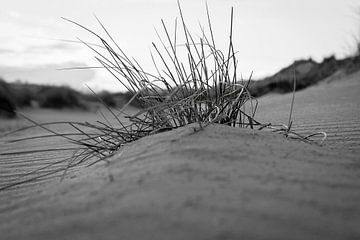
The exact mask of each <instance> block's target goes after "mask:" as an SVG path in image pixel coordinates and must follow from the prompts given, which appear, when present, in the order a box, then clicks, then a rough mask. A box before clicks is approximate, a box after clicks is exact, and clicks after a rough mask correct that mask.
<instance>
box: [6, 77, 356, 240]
mask: <svg viewBox="0 0 360 240" xmlns="http://www.w3.org/2000/svg"><path fill="white" fill-rule="evenodd" d="M359 96H360V72H357V73H354V74H352V75H350V76H348V77H346V78H345V79H335V80H333V81H327V82H321V83H320V84H318V85H316V86H313V87H311V88H308V89H305V90H302V91H299V92H297V93H296V97H295V105H294V115H293V121H294V126H293V127H294V129H295V130H297V131H299V132H300V133H313V132H317V131H325V132H326V133H327V135H328V138H327V140H326V141H325V144H324V146H318V145H316V144H308V143H304V142H301V141H299V140H294V139H287V138H285V137H284V136H282V135H279V134H276V133H272V132H268V131H257V130H251V129H241V128H231V127H228V126H223V125H216V124H211V125H209V126H207V127H206V128H203V129H200V128H199V125H198V124H191V125H188V126H186V127H183V128H179V129H176V130H173V131H169V132H164V133H159V134H156V135H153V136H148V137H145V138H142V139H140V140H138V141H136V142H133V143H131V144H129V145H127V146H125V147H124V148H122V149H120V151H119V152H118V153H116V154H115V156H113V157H111V158H110V159H109V163H100V164H98V165H94V166H92V167H89V168H84V167H82V166H79V167H78V168H76V169H73V171H72V172H70V173H69V174H68V175H67V176H66V177H65V179H63V181H61V182H60V181H59V176H56V175H50V176H49V177H47V178H45V179H42V180H41V181H32V182H30V183H26V184H23V185H19V186H16V187H14V188H10V189H7V190H4V191H1V192H0V215H1V218H0V236H1V237H0V238H1V239H139V240H140V239H204V240H205V239H206V240H208V239H327V240H328V239H359V238H360V229H359V227H358V226H359V223H360V204H359V202H360V160H359V157H358V154H359V153H360V148H359V146H360V111H359V110H360V99H359V98H360V97H359ZM290 103H291V94H285V95H276V94H273V95H269V96H265V97H262V98H260V99H259V109H258V113H257V119H258V120H259V121H261V122H273V123H284V124H286V123H287V118H288V114H289V109H290ZM69 116H71V115H69ZM87 117H88V118H89V117H90V116H87ZM29 134H30V133H29ZM31 134H33V133H31ZM21 136H22V135H21V134H18V135H15V136H10V137H5V138H2V140H1V146H0V149H1V151H2V152H12V151H14V150H16V149H19V148H21V149H23V150H25V149H33V148H34V146H33V145H30V144H29V145H26V144H23V145H21V146H20V145H16V144H5V141H8V140H9V139H10V138H14V137H21ZM43 141H44V140H43ZM32 144H35V145H37V146H44V144H47V146H48V147H49V148H51V147H54V146H59V144H66V142H65V140H61V139H59V140H53V142H49V141H48V142H46V141H44V142H36V141H33V142H32ZM70 154H71V152H69V155H70ZM63 157H65V155H64V154H63V153H61V154H59V153H56V152H49V153H46V154H44V153H41V155H36V154H35V155H34V154H33V155H31V156H30V155H21V156H13V155H11V156H0V158H1V160H0V178H1V186H4V185H6V184H9V183H13V182H14V181H16V180H17V177H19V176H21V174H23V173H26V172H28V171H29V170H34V169H36V168H39V167H41V166H43V165H44V164H46V163H49V162H51V161H56V160H59V159H60V158H63ZM50 170H51V168H50V169H46V170H44V171H50ZM58 175H59V174H58Z"/></svg>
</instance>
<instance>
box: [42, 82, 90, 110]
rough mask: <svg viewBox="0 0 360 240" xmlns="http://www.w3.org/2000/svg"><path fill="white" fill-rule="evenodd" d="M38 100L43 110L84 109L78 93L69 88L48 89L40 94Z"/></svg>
mask: <svg viewBox="0 0 360 240" xmlns="http://www.w3.org/2000/svg"><path fill="white" fill-rule="evenodd" d="M38 100H39V106H40V107H43V108H55V109H62V108H84V106H83V105H82V104H81V102H80V100H79V97H78V94H77V92H76V91H74V90H72V89H71V88H68V87H46V88H44V89H42V90H41V91H40V92H39V99H38Z"/></svg>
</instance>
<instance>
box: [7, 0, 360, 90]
mask: <svg viewBox="0 0 360 240" xmlns="http://www.w3.org/2000/svg"><path fill="white" fill-rule="evenodd" d="M180 2H181V5H182V9H183V12H184V15H185V20H186V22H187V24H188V26H189V28H190V30H191V32H192V33H194V34H196V33H199V34H200V33H201V31H200V30H199V27H198V26H199V22H200V23H201V24H203V25H206V23H207V22H206V10H205V9H206V8H205V0H181V1H180ZM208 5H209V8H210V14H211V16H212V22H213V28H214V34H215V38H216V41H217V42H218V43H219V46H225V43H226V41H227V40H228V28H229V18H230V9H231V7H232V6H233V7H234V21H235V23H234V31H235V34H234V44H235V48H236V49H237V50H238V51H239V54H238V60H239V71H240V73H242V74H243V75H244V76H248V75H249V74H250V72H251V71H254V75H255V78H261V77H264V76H267V75H271V74H273V73H275V72H276V71H278V70H280V69H281V68H283V67H285V66H287V65H289V64H290V63H292V62H293V61H294V60H296V59H301V58H309V57H312V58H313V59H314V60H317V61H320V60H322V58H323V57H327V56H330V55H332V54H335V55H336V56H337V57H344V56H346V55H347V54H349V53H351V51H352V46H353V36H354V35H356V34H358V29H359V25H360V19H359V18H358V16H357V14H356V9H357V8H359V5H360V3H359V1H358V0H208ZM93 14H96V15H97V16H98V17H99V18H100V19H101V21H102V22H103V23H104V24H105V25H106V26H107V28H108V30H109V31H110V32H111V33H112V35H113V37H114V38H115V39H116V41H117V42H118V43H119V45H120V46H121V47H122V48H123V49H124V50H125V51H126V52H127V54H128V55H130V56H133V57H135V58H136V59H137V60H138V61H139V62H140V63H141V64H142V65H143V66H144V67H145V69H152V67H151V66H150V65H151V57H150V54H149V51H150V48H151V43H152V42H153V41H155V42H156V41H157V36H156V33H155V30H154V27H155V28H156V29H159V30H161V24H160V23H161V22H160V20H161V19H164V20H165V21H166V22H167V23H168V24H169V25H170V26H172V25H173V22H174V19H175V18H176V17H178V16H179V14H178V9H177V4H176V0H51V1H50V0H31V1H29V0H11V1H2V4H1V8H0V43H1V45H0V76H2V77H4V78H5V79H6V80H11V81H13V80H15V79H22V80H23V81H29V82H35V83H48V84H67V85H71V86H73V87H76V88H78V89H81V88H84V84H88V85H90V86H91V87H92V88H94V89H96V90H98V89H103V88H105V89H109V90H112V91H116V90H119V85H118V84H117V82H116V81H115V80H114V79H112V78H111V77H110V76H109V74H108V73H107V72H106V71H105V70H96V71H95V70H86V71H84V70H83V71H79V70H78V71H59V70H56V69H58V68H62V67H72V66H74V67H75V66H97V65H98V64H97V63H96V61H95V60H94V58H93V54H92V53H91V51H90V50H89V49H88V48H86V47H85V46H84V45H82V44H77V43H68V42H63V41H58V40H56V39H67V40H76V38H77V37H79V38H81V39H82V40H84V41H89V42H94V41H95V40H96V39H94V38H93V37H92V36H91V35H89V34H87V33H86V32H85V31H82V30H81V29H79V28H77V27H76V26H74V25H72V24H70V23H68V22H66V21H64V20H62V19H61V17H66V18H69V19H72V20H75V21H77V22H79V23H81V24H83V25H85V26H87V27H89V28H91V29H94V30H96V31H97V32H101V29H100V27H99V25H98V24H97V22H96V20H95V18H94V16H93Z"/></svg>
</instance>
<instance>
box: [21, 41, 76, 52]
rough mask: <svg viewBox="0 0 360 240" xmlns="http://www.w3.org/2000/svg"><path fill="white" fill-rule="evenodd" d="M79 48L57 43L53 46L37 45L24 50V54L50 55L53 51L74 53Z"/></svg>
mask: <svg viewBox="0 0 360 240" xmlns="http://www.w3.org/2000/svg"><path fill="white" fill-rule="evenodd" d="M78 49H79V47H78V46H74V45H71V44H67V43H56V44H51V45H35V46H29V47H27V48H26V49H24V50H23V51H22V52H23V53H49V52H51V51H74V50H78Z"/></svg>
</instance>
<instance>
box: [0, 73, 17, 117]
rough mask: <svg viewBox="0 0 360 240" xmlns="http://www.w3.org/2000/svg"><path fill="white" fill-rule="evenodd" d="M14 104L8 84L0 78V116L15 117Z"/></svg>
mask: <svg viewBox="0 0 360 240" xmlns="http://www.w3.org/2000/svg"><path fill="white" fill-rule="evenodd" d="M15 110H16V106H15V102H14V96H13V95H12V93H11V89H10V87H9V85H8V84H7V83H6V82H5V81H4V80H2V79H0V117H9V118H12V117H15V116H16V112H15Z"/></svg>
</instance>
